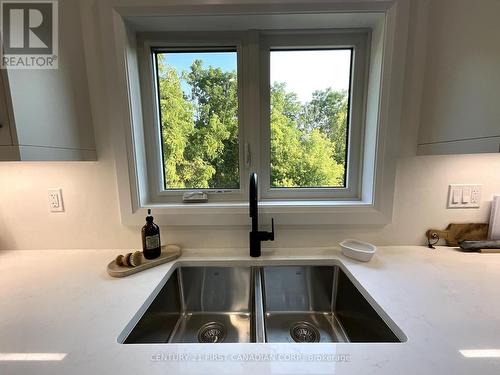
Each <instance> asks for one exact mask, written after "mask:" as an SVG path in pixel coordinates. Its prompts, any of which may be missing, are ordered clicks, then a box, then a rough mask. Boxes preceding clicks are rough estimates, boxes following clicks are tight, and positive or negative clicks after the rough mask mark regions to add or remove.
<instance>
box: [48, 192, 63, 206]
mask: <svg viewBox="0 0 500 375" xmlns="http://www.w3.org/2000/svg"><path fill="white" fill-rule="evenodd" d="M49 211H50V212H64V203H63V199H62V189H49Z"/></svg>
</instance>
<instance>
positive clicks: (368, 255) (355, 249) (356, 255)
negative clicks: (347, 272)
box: [339, 240, 377, 262]
mask: <svg viewBox="0 0 500 375" xmlns="http://www.w3.org/2000/svg"><path fill="white" fill-rule="evenodd" d="M339 245H340V248H341V249H342V254H344V255H345V256H346V257H349V258H352V259H356V260H359V261H361V262H368V261H370V259H372V257H373V254H375V251H377V247H376V246H375V245H372V244H371V243H368V242H362V241H358V240H344V241H342V242H341V243H339Z"/></svg>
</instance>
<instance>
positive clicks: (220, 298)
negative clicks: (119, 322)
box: [124, 267, 253, 344]
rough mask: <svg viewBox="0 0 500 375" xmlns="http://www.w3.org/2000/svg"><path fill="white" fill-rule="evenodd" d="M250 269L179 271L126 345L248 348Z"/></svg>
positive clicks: (162, 291) (183, 268)
mask: <svg viewBox="0 0 500 375" xmlns="http://www.w3.org/2000/svg"><path fill="white" fill-rule="evenodd" d="M251 281H252V268H251V267H180V268H177V269H176V270H175V271H174V273H173V274H172V275H171V276H170V278H169V279H168V281H167V283H166V284H165V286H164V287H163V288H162V289H161V290H160V292H159V293H158V295H157V296H156V297H155V299H154V300H153V302H152V303H151V305H150V306H149V307H148V308H147V310H146V312H145V313H144V315H143V316H142V317H141V318H140V320H139V321H138V323H137V324H136V325H135V327H134V329H133V330H132V331H131V332H130V334H129V335H128V337H127V338H126V339H125V341H124V343H125V344H134V343H198V342H201V343H216V342H229V343H231V342H251V341H253V340H252V332H253V328H252V327H253V319H252V307H253V300H252V296H253V287H252V282H251Z"/></svg>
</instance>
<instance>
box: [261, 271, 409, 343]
mask: <svg viewBox="0 0 500 375" xmlns="http://www.w3.org/2000/svg"><path fill="white" fill-rule="evenodd" d="M261 277H262V290H263V310H264V326H265V339H266V342H292V343H293V342H401V340H400V339H399V338H398V337H397V336H396V334H395V333H394V332H393V331H392V330H391V328H390V327H389V326H388V325H387V324H386V323H385V321H384V320H383V319H382V318H381V316H380V315H379V314H378V313H377V312H376V311H375V309H374V308H373V307H372V306H371V304H370V303H369V302H368V301H367V300H366V298H365V297H364V296H363V295H362V294H361V292H360V291H359V290H358V289H357V288H356V286H355V285H354V284H353V283H352V282H351V280H350V279H349V277H347V275H346V274H345V273H344V271H343V270H342V269H341V268H340V267H338V266H265V267H262V271H261Z"/></svg>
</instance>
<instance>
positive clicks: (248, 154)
mask: <svg viewBox="0 0 500 375" xmlns="http://www.w3.org/2000/svg"><path fill="white" fill-rule="evenodd" d="M251 162H252V154H251V152H250V144H249V143H248V142H246V143H245V166H246V167H247V168H250V163H251Z"/></svg>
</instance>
